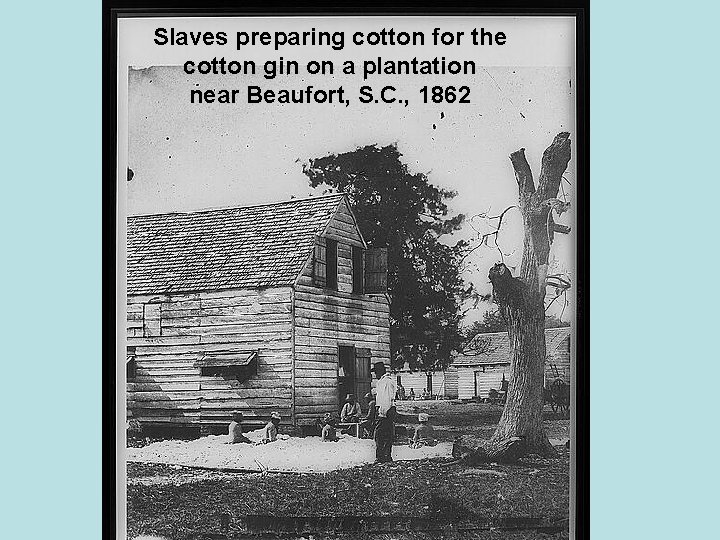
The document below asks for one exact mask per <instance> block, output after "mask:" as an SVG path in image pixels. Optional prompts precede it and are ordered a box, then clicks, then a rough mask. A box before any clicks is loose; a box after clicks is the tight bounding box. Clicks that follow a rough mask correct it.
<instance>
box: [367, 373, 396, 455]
mask: <svg viewBox="0 0 720 540" xmlns="http://www.w3.org/2000/svg"><path fill="white" fill-rule="evenodd" d="M371 371H372V372H373V373H374V374H375V378H376V379H377V386H376V387H375V403H376V405H377V419H376V420H375V434H374V438H375V462H376V463H386V462H389V461H392V442H393V436H394V434H395V426H394V423H395V394H396V393H397V384H396V383H395V380H394V379H393V378H392V376H391V375H390V374H389V373H388V372H387V370H386V369H385V364H384V363H383V362H375V364H374V365H373V367H372V369H371Z"/></svg>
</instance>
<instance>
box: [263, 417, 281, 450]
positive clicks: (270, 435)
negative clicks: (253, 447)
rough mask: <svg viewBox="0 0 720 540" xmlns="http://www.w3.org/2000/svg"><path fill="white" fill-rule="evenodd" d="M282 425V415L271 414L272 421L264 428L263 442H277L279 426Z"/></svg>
mask: <svg viewBox="0 0 720 540" xmlns="http://www.w3.org/2000/svg"><path fill="white" fill-rule="evenodd" d="M279 425H280V414H279V413H276V412H272V413H270V421H269V422H268V423H267V424H266V425H265V427H264V428H263V434H262V442H263V443H269V442H274V441H276V440H277V435H278V426H279Z"/></svg>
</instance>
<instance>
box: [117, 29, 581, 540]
mask: <svg viewBox="0 0 720 540" xmlns="http://www.w3.org/2000/svg"><path fill="white" fill-rule="evenodd" d="M574 29H575V21H574V19H573V18H571V17H416V18H413V17H385V18H383V17H327V18H319V17H316V18H312V17H303V18H299V17H298V18H293V17H285V18H283V17H278V18H262V17H258V18H254V19H243V18H226V19H223V18H217V19H215V18H207V19H161V18H157V19H143V18H137V19H130V20H125V21H121V25H120V31H119V45H118V46H119V51H120V59H121V61H120V63H119V69H120V73H119V77H118V81H119V82H118V96H119V98H118V101H119V104H118V116H119V125H120V126H121V128H120V130H119V134H120V143H119V148H118V164H119V176H120V177H121V180H120V181H119V185H118V216H119V218H118V228H119V231H120V236H119V238H118V246H119V249H120V251H119V253H121V255H120V256H119V257H120V259H121V268H120V269H119V273H120V274H121V279H120V286H119V291H120V292H119V299H118V303H119V306H121V308H120V310H121V312H122V322H121V325H120V326H121V327H120V328H119V329H118V340H119V343H120V345H119V349H118V359H117V365H118V374H119V375H118V388H117V393H118V400H119V401H118V403H121V405H119V407H121V409H122V410H120V412H119V416H121V418H122V419H121V427H122V429H121V431H122V433H120V434H119V445H120V446H121V461H122V463H121V465H119V466H120V467H121V469H122V472H123V474H124V477H123V478H122V479H121V482H122V484H123V486H122V489H123V499H122V500H121V501H120V502H121V505H122V506H123V508H124V512H123V513H124V515H123V516H122V520H123V524H124V526H125V530H126V534H127V538H129V539H138V540H139V539H150V538H154V539H206V538H207V539H209V538H213V539H236V538H238V539H239V538H288V539H301V538H302V539H310V538H314V539H317V540H320V539H350V538H367V539H390V538H392V539H402V540H405V539H415V538H420V539H425V538H457V539H461V538H477V539H491V538H493V539H495V538H503V539H504V538H508V539H517V540H520V539H535V538H538V539H539V538H544V539H545V538H553V539H554V538H568V537H569V536H570V535H571V531H572V523H571V521H572V519H571V516H572V511H571V507H572V504H573V494H572V485H573V480H572V475H573V467H574V464H573V460H574V458H573V451H574V442H575V439H574V428H573V419H574V414H575V410H574V408H575V399H576V397H575V384H576V380H575V376H576V369H577V364H576V359H577V357H578V355H577V351H576V344H575V331H576V316H577V309H576V298H577V264H576V251H577V249H576V246H577V236H576V227H575V223H576V188H577V186H576V180H577V181H582V180H578V174H577V172H576V171H577V152H578V148H577V145H576V139H577V132H576V129H577V128H576V123H577V122H576V112H575V111H576V108H575V107H576V97H577V96H576V89H577V84H576V72H575V38H574V35H575V34H574ZM221 34H222V35H221ZM208 36H210V37H208ZM265 36H266V37H267V39H266V37H265ZM198 39H200V40H202V41H203V42H204V43H205V47H203V48H200V47H198V46H194V45H193V42H195V43H197V42H198ZM223 41H224V42H225V43H223ZM183 42H186V43H188V45H186V46H184V45H183Z"/></svg>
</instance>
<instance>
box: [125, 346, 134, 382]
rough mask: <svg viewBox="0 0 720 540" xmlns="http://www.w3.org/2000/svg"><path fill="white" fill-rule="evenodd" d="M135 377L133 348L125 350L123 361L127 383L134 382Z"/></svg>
mask: <svg viewBox="0 0 720 540" xmlns="http://www.w3.org/2000/svg"><path fill="white" fill-rule="evenodd" d="M135 377H137V360H136V356H135V347H128V348H127V358H126V359H125V379H126V381H127V382H130V381H134V380H135Z"/></svg>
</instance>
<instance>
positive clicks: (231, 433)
mask: <svg viewBox="0 0 720 540" xmlns="http://www.w3.org/2000/svg"><path fill="white" fill-rule="evenodd" d="M242 421H243V413H241V412H234V413H233V415H232V422H230V425H229V426H228V443H230V444H235V443H252V441H251V440H250V439H248V438H247V437H246V436H245V435H243V427H242Z"/></svg>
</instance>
